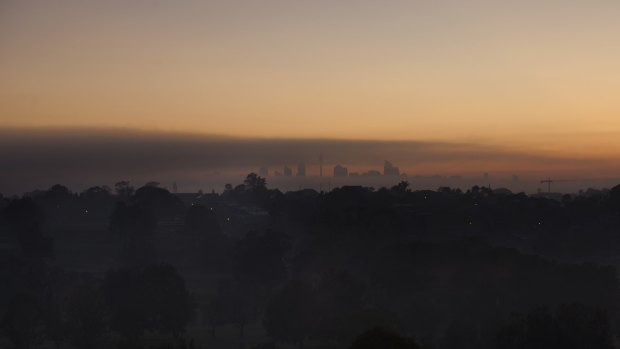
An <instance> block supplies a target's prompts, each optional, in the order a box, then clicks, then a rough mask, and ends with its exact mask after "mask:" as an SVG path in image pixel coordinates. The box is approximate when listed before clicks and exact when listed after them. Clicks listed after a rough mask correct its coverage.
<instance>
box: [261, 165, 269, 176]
mask: <svg viewBox="0 0 620 349" xmlns="http://www.w3.org/2000/svg"><path fill="white" fill-rule="evenodd" d="M258 175H259V176H261V177H267V176H268V175H269V168H267V166H265V165H263V166H261V167H259V168H258Z"/></svg>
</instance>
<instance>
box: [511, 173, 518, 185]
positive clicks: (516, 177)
mask: <svg viewBox="0 0 620 349" xmlns="http://www.w3.org/2000/svg"><path fill="white" fill-rule="evenodd" d="M512 181H513V182H514V183H516V182H518V181H519V176H517V175H516V174H515V175H512Z"/></svg>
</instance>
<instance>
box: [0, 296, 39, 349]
mask: <svg viewBox="0 0 620 349" xmlns="http://www.w3.org/2000/svg"><path fill="white" fill-rule="evenodd" d="M43 326H44V323H43V317H42V313H41V307H40V305H39V303H38V301H37V300H36V299H35V298H34V297H33V296H31V295H28V294H18V295H15V296H14V297H13V298H12V299H11V301H10V303H9V306H8V309H7V310H6V313H5V314H4V317H3V318H2V322H1V326H0V328H1V329H3V332H5V333H6V334H7V337H8V339H9V340H10V341H11V343H13V345H14V346H15V348H18V349H30V348H32V347H34V346H35V345H36V344H38V343H40V342H41V341H42V340H43V334H44V327H43Z"/></svg>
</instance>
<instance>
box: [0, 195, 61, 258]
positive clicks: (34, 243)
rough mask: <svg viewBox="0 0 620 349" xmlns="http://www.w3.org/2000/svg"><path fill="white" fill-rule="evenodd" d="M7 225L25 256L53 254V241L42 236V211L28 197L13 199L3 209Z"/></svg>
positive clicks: (45, 256) (40, 256)
mask: <svg viewBox="0 0 620 349" xmlns="http://www.w3.org/2000/svg"><path fill="white" fill-rule="evenodd" d="M4 216H5V219H6V221H7V223H8V225H9V227H10V228H11V229H12V230H13V232H14V233H15V234H16V235H17V241H18V242H19V244H20V246H21V248H22V252H23V253H24V256H26V257H27V258H35V259H41V258H47V257H51V256H52V254H53V241H52V239H51V238H50V237H47V236H44V235H43V232H42V230H41V224H42V223H43V221H44V218H43V217H44V214H43V211H42V210H41V209H40V208H39V207H38V206H37V205H36V204H35V202H34V201H33V200H32V199H30V198H22V199H15V200H13V201H11V202H10V203H9V205H8V206H7V207H6V208H5V210H4Z"/></svg>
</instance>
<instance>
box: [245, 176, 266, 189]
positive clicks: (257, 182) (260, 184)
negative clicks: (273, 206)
mask: <svg viewBox="0 0 620 349" xmlns="http://www.w3.org/2000/svg"><path fill="white" fill-rule="evenodd" d="M243 184H244V185H245V189H247V190H251V191H264V190H266V189H267V180H266V179H265V178H263V177H260V176H259V175H257V174H256V173H250V174H248V175H247V177H245V180H243Z"/></svg>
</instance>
